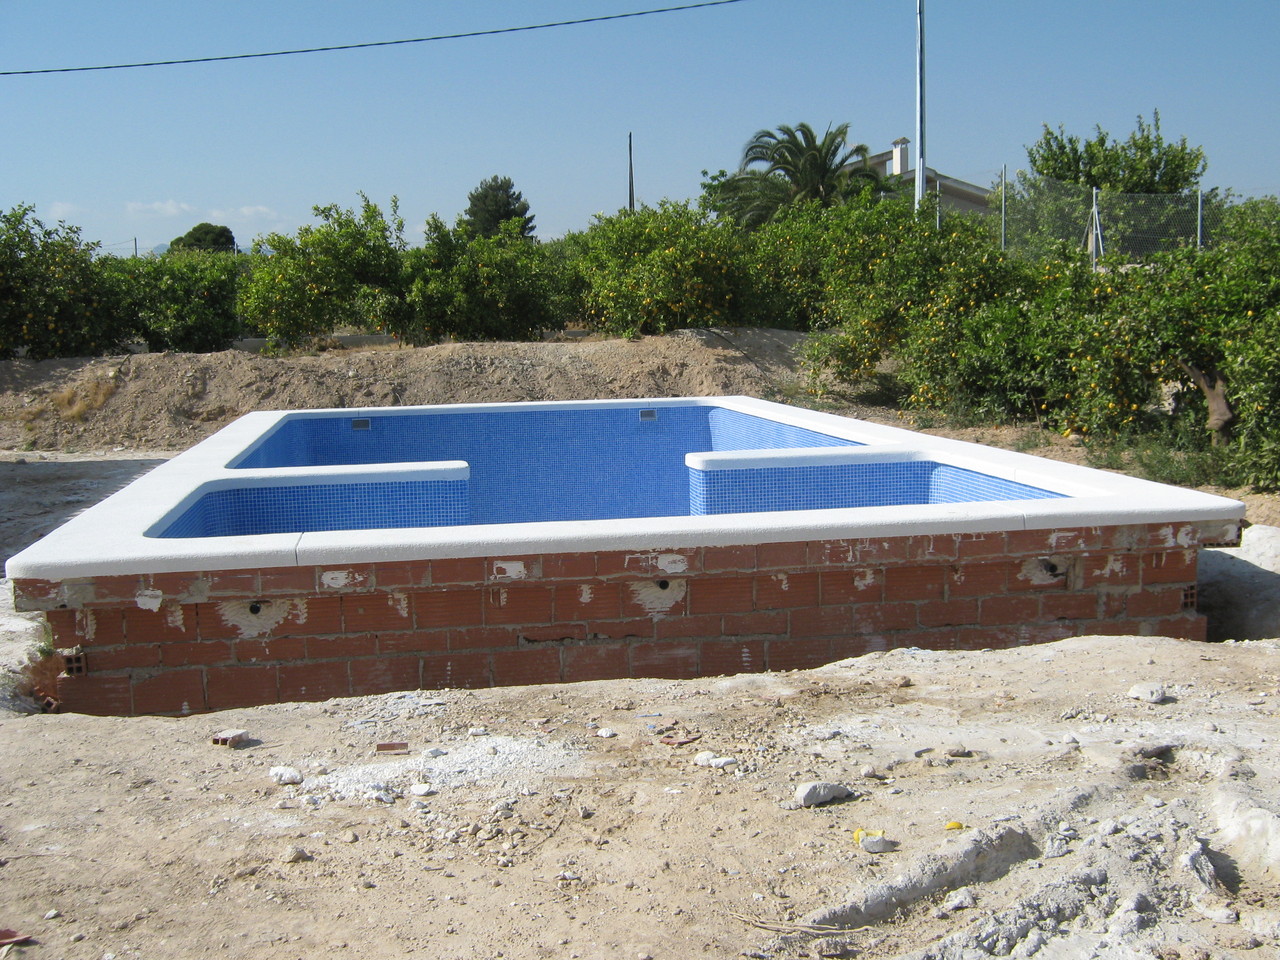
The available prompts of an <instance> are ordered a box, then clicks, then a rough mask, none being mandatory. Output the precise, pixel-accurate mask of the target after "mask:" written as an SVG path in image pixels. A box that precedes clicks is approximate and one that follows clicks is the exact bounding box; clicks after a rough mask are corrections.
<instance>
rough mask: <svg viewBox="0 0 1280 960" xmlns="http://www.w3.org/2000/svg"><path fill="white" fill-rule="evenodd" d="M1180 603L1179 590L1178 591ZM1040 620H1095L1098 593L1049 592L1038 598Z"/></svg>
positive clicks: (1096, 616)
mask: <svg viewBox="0 0 1280 960" xmlns="http://www.w3.org/2000/svg"><path fill="white" fill-rule="evenodd" d="M1178 596H1179V603H1181V596H1182V595H1181V591H1179V594H1178ZM1040 618H1041V620H1096V619H1097V618H1098V595H1097V594H1096V593H1058V594H1049V595H1047V596H1045V597H1042V598H1041V600H1040Z"/></svg>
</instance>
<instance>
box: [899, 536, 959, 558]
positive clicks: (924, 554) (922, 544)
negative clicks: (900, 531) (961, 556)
mask: <svg viewBox="0 0 1280 960" xmlns="http://www.w3.org/2000/svg"><path fill="white" fill-rule="evenodd" d="M907 550H908V551H909V553H908V556H909V558H910V559H911V560H924V561H925V562H927V563H937V562H939V561H942V560H954V559H955V558H956V539H955V536H954V535H953V534H950V533H945V534H938V535H932V534H931V535H927V536H916V537H912V538H911V539H910V541H909V542H908V544H907Z"/></svg>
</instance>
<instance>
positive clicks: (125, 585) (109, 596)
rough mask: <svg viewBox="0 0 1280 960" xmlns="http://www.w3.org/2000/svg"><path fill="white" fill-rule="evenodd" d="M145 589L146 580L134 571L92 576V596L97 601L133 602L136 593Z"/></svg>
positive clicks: (146, 587)
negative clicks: (117, 574) (131, 572)
mask: <svg viewBox="0 0 1280 960" xmlns="http://www.w3.org/2000/svg"><path fill="white" fill-rule="evenodd" d="M147 589H149V588H148V586H147V582H146V581H145V580H144V579H143V578H142V577H141V576H139V575H138V574H136V573H133V574H127V575H126V574H122V575H120V576H116V577H94V578H93V597H94V600H95V601H96V602H97V603H110V602H111V601H113V600H125V601H128V602H129V603H133V602H134V601H135V600H136V599H137V596H138V594H139V593H141V592H142V591H143V590H147Z"/></svg>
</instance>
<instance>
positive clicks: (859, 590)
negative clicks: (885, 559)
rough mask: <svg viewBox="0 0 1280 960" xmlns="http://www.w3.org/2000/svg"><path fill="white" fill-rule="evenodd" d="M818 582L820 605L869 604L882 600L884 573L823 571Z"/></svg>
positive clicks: (872, 569)
mask: <svg viewBox="0 0 1280 960" xmlns="http://www.w3.org/2000/svg"><path fill="white" fill-rule="evenodd" d="M818 582H819V584H820V591H819V592H820V596H821V600H822V603H823V604H824V605H827V606H830V605H831V604H835V603H869V602H875V601H879V600H882V599H884V571H883V570H882V569H879V568H877V567H862V568H860V569H854V570H829V571H828V570H824V571H823V572H822V573H821V574H819V577H818ZM762 606H763V604H762Z"/></svg>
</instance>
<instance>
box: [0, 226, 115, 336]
mask: <svg viewBox="0 0 1280 960" xmlns="http://www.w3.org/2000/svg"><path fill="white" fill-rule="evenodd" d="M34 213H35V208H34V207H32V206H27V205H19V206H17V207H14V208H13V209H12V210H9V211H8V212H6V213H2V214H0V357H13V356H15V355H16V354H17V353H19V352H20V351H24V352H25V355H26V356H27V357H28V358H30V359H32V360H43V359H45V358H48V357H80V356H97V355H99V354H102V353H107V352H110V351H112V350H119V349H120V348H122V347H123V345H124V344H125V343H127V342H128V341H129V340H131V339H132V338H133V336H134V334H135V332H136V331H135V327H136V324H135V322H134V320H133V318H132V317H131V316H130V314H129V312H128V310H127V309H126V307H125V304H124V301H123V298H122V296H121V291H120V288H119V287H118V285H117V284H116V283H115V282H113V280H112V278H111V277H110V276H108V275H107V274H106V273H105V272H104V271H103V270H101V269H99V267H98V265H97V263H96V262H95V261H94V259H93V254H94V251H95V250H96V249H97V244H94V243H85V242H83V241H82V240H81V239H80V230H79V228H77V227H72V226H68V225H66V224H65V223H59V224H58V225H57V226H54V227H49V226H46V225H45V224H44V223H43V222H41V221H40V220H39V219H37V218H36V217H35V215H34Z"/></svg>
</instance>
